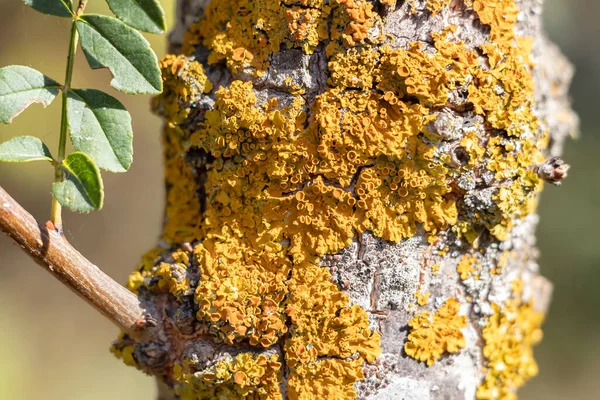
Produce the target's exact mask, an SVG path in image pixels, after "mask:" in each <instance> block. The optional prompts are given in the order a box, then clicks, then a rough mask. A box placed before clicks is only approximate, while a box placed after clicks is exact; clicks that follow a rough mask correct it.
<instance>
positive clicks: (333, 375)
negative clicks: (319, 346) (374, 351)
mask: <svg viewBox="0 0 600 400" xmlns="http://www.w3.org/2000/svg"><path fill="white" fill-rule="evenodd" d="M362 363H363V360H361V359H359V360H349V361H346V360H321V361H318V362H316V363H314V364H304V365H302V366H300V367H299V368H296V369H295V370H294V371H292V373H291V374H290V376H289V380H288V385H287V388H288V389H287V394H288V398H289V399H290V400H321V399H324V400H334V399H336V400H337V399H354V398H356V390H355V389H354V384H355V383H356V382H357V381H359V380H361V379H364V374H363V370H362Z"/></svg>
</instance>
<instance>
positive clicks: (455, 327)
mask: <svg viewBox="0 0 600 400" xmlns="http://www.w3.org/2000/svg"><path fill="white" fill-rule="evenodd" d="M459 311H460V303H459V302H458V300H457V299H455V298H453V297H452V298H449V299H448V300H447V301H446V303H444V305H442V306H441V307H440V308H439V309H438V310H437V311H436V312H435V314H434V315H433V317H432V316H431V314H430V313H429V312H428V311H424V312H423V313H422V314H420V315H417V316H415V317H413V318H411V320H410V321H409V322H408V326H409V327H410V333H409V334H408V338H407V341H406V344H405V345H404V351H405V352H406V354H408V355H409V356H410V357H412V358H414V359H415V360H419V361H422V362H425V363H427V365H428V366H432V365H433V364H434V363H435V362H436V361H437V360H439V359H440V358H441V357H442V355H444V354H446V353H458V352H459V351H460V349H462V348H464V347H465V345H466V342H465V338H464V336H463V333H462V331H461V330H462V329H463V328H465V327H466V326H467V318H466V317H465V316H463V315H458V313H459Z"/></svg>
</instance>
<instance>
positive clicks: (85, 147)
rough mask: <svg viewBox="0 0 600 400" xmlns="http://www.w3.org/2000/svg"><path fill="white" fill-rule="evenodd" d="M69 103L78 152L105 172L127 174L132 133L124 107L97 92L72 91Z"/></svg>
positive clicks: (68, 111) (104, 94) (131, 149)
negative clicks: (84, 154)
mask: <svg viewBox="0 0 600 400" xmlns="http://www.w3.org/2000/svg"><path fill="white" fill-rule="evenodd" d="M67 102H68V103H67V119H68V121H69V128H70V132H71V141H72V142H73V146H74V147H75V149H76V150H78V151H81V152H84V153H86V154H87V155H88V156H90V157H92V158H93V159H94V161H95V162H96V165H98V167H100V168H102V169H105V170H108V171H112V172H125V171H127V170H128V169H129V167H130V166H131V162H132V161H133V130H132V129H131V116H130V115H129V113H128V112H127V110H126V109H125V107H124V106H123V104H121V103H120V102H119V101H118V100H117V99H115V98H114V97H112V96H109V95H108V94H106V93H104V92H101V91H99V90H95V89H72V90H71V91H69V93H68V100H67Z"/></svg>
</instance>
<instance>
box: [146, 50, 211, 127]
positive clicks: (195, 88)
mask: <svg viewBox="0 0 600 400" xmlns="http://www.w3.org/2000/svg"><path fill="white" fill-rule="evenodd" d="M160 69H161V71H162V75H163V83H164V87H163V92H162V94H161V97H160V101H156V100H155V102H154V107H155V109H157V111H158V112H160V113H161V114H162V115H163V116H164V117H165V118H166V119H167V120H168V121H169V122H170V123H173V124H176V123H180V122H183V121H184V120H185V118H187V116H188V115H189V112H190V107H189V104H190V103H192V102H194V101H195V100H198V99H199V98H200V96H201V95H202V94H203V93H209V92H210V91H211V90H212V83H211V82H210V81H209V80H208V78H207V77H206V75H205V74H204V67H202V64H201V63H199V62H198V61H195V60H194V59H193V58H189V57H185V56H183V55H179V56H176V55H173V54H167V55H166V56H164V57H163V59H162V60H161V61H160Z"/></svg>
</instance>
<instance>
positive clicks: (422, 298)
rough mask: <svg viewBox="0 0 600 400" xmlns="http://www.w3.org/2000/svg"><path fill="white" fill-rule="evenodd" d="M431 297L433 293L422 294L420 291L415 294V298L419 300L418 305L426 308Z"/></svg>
mask: <svg viewBox="0 0 600 400" xmlns="http://www.w3.org/2000/svg"><path fill="white" fill-rule="evenodd" d="M429 296H431V293H429V292H425V293H421V292H420V291H418V292H417V293H416V294H415V297H416V298H417V304H418V305H420V306H421V307H423V306H426V305H427V304H429Z"/></svg>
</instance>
